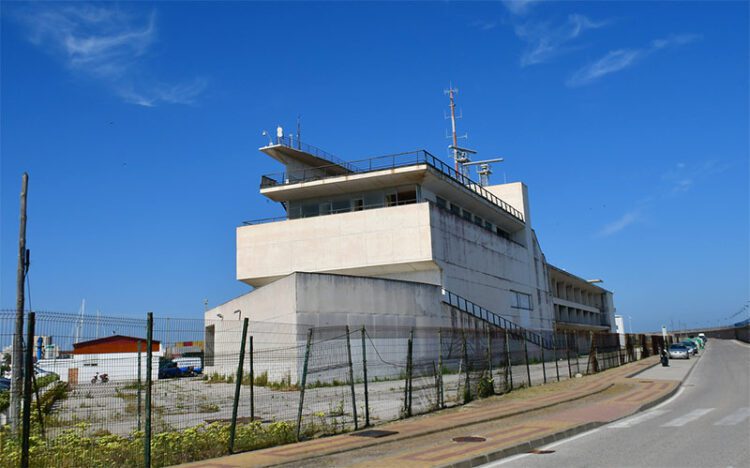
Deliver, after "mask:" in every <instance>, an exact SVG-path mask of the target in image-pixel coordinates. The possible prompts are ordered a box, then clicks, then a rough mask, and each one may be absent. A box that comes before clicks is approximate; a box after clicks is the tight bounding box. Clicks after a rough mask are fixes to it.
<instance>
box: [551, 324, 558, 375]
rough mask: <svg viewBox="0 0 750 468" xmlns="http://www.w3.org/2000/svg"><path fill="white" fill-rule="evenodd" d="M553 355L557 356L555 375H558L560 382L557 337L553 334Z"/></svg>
mask: <svg viewBox="0 0 750 468" xmlns="http://www.w3.org/2000/svg"><path fill="white" fill-rule="evenodd" d="M552 353H553V354H554V356H555V373H556V374H557V381H558V382H559V381H560V365H559V364H558V363H557V336H556V335H555V333H554V332H553V333H552Z"/></svg>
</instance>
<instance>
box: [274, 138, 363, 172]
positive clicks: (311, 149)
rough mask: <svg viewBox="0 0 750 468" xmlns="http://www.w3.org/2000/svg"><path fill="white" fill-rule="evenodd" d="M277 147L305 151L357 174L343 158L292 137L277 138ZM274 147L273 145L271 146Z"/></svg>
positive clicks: (355, 169) (354, 168)
mask: <svg viewBox="0 0 750 468" xmlns="http://www.w3.org/2000/svg"><path fill="white" fill-rule="evenodd" d="M275 145H280V146H285V147H287V148H291V149H295V150H297V151H303V152H305V153H308V154H312V155H313V156H315V157H316V158H319V159H324V160H326V161H330V162H331V163H333V164H332V165H335V166H339V167H344V168H346V169H348V170H350V171H351V172H357V168H356V167H354V166H353V165H352V164H351V163H350V162H347V161H344V160H343V159H341V158H338V157H336V156H334V155H333V154H331V153H329V152H328V151H324V150H322V149H320V148H318V147H317V146H313V145H309V144H307V143H304V142H302V141H300V140H294V139H293V138H291V137H288V136H285V137H280V138H279V137H277V138H276V143H275ZM269 146H273V145H269Z"/></svg>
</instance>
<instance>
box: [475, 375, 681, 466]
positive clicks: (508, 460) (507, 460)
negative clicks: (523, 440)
mask: <svg viewBox="0 0 750 468" xmlns="http://www.w3.org/2000/svg"><path fill="white" fill-rule="evenodd" d="M684 391H685V387H680V389H679V390H677V393H675V394H674V395H672V396H671V397H670V398H669V399H668V400H666V401H662V402H661V403H659V404H658V405H656V406H654V407H653V408H651V411H656V410H658V409H659V408H661V407H662V406H666V405H668V404H670V403H672V402H673V401H675V400H676V399H677V398H679V397H680V395H682V392H684ZM602 429H603V428H602V427H597V428H596V429H591V430H590V431H587V432H584V433H581V434H578V435H576V436H573V437H570V438H568V439H563V440H558V441H557V442H553V443H551V444H549V445H545V446H544V447H539V448H540V449H541V450H547V449H551V448H555V447H559V446H560V445H563V444H567V443H568V442H572V441H574V440H576V439H581V438H583V437H587V436H590V435H591V434H595V433H597V432H599V431H601V430H602ZM530 455H531V454H530V453H520V454H518V455H513V456H512V457H508V458H503V459H502V460H498V461H495V462H491V463H488V464H486V465H482V468H495V467H498V466H500V465H505V464H506V463H512V462H514V461H517V460H520V459H522V458H526V457H528V456H530Z"/></svg>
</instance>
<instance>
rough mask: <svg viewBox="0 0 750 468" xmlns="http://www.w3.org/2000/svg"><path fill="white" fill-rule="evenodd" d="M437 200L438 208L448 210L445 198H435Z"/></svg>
mask: <svg viewBox="0 0 750 468" xmlns="http://www.w3.org/2000/svg"><path fill="white" fill-rule="evenodd" d="M435 200H436V202H437V206H439V207H440V208H448V202H447V201H445V198H440V197H435Z"/></svg>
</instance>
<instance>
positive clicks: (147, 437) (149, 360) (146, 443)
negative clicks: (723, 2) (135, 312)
mask: <svg viewBox="0 0 750 468" xmlns="http://www.w3.org/2000/svg"><path fill="white" fill-rule="evenodd" d="M153 339H154V314H153V312H149V313H148V314H147V315H146V428H145V433H144V434H143V437H144V440H143V464H144V466H145V467H146V468H151V383H152V382H151V381H152V378H151V367H152V366H153V353H152V350H151V348H152V344H153Z"/></svg>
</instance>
